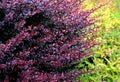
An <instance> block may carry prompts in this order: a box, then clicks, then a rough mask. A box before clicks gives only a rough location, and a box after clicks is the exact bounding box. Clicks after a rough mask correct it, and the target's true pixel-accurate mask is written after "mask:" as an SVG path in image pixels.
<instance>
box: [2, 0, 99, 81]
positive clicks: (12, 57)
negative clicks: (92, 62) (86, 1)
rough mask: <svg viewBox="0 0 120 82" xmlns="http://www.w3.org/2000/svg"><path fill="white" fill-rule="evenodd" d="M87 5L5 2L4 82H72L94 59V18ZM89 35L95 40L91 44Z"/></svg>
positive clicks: (62, 0)
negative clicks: (87, 58) (87, 59)
mask: <svg viewBox="0 0 120 82" xmlns="http://www.w3.org/2000/svg"><path fill="white" fill-rule="evenodd" d="M82 2H83V0H1V1H0V82H71V81H73V80H74V78H75V77H77V76H79V75H80V74H83V73H84V72H82V71H72V70H73V69H72V68H74V66H75V65H76V62H78V61H80V59H81V58H83V57H85V56H89V55H90V54H91V51H90V48H91V47H92V46H93V45H94V44H95V42H94V38H95V37H94V34H95V30H96V27H94V28H92V29H91V28H87V27H88V26H91V25H94V23H95V18H91V19H90V18H89V16H90V15H91V13H93V12H94V10H96V9H97V8H94V9H91V10H86V11H85V10H84V9H81V4H82ZM88 34H91V36H89V38H88V37H87V35H88Z"/></svg>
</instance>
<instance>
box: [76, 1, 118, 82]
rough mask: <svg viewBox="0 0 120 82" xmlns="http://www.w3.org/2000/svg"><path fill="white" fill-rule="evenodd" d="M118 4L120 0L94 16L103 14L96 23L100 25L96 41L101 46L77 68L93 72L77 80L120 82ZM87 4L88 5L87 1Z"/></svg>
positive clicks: (85, 81)
mask: <svg viewBox="0 0 120 82" xmlns="http://www.w3.org/2000/svg"><path fill="white" fill-rule="evenodd" d="M97 1H98V0H97ZM118 3H120V2H119V0H115V1H114V2H112V3H109V4H108V5H106V6H104V7H102V8H101V9H99V10H97V12H95V13H94V14H93V15H96V16H97V15H99V14H103V16H102V17H100V18H99V19H100V21H99V22H98V23H96V24H97V25H100V29H99V33H98V38H97V39H96V40H97V41H98V42H99V43H100V45H98V46H95V48H93V50H94V55H93V56H91V57H89V58H86V59H83V60H82V61H81V62H80V64H79V65H78V66H77V67H76V69H82V70H92V72H90V73H88V74H84V75H82V76H80V77H78V78H77V79H78V80H80V81H81V82H103V81H105V82H120V19H119V16H120V14H118V13H120V10H119V9H120V8H118V9H117V8H116V6H118ZM85 4H88V3H87V1H86V3H85ZM88 6H89V5H88ZM116 13H117V15H116ZM90 59H92V60H93V61H92V62H91V61H90Z"/></svg>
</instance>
